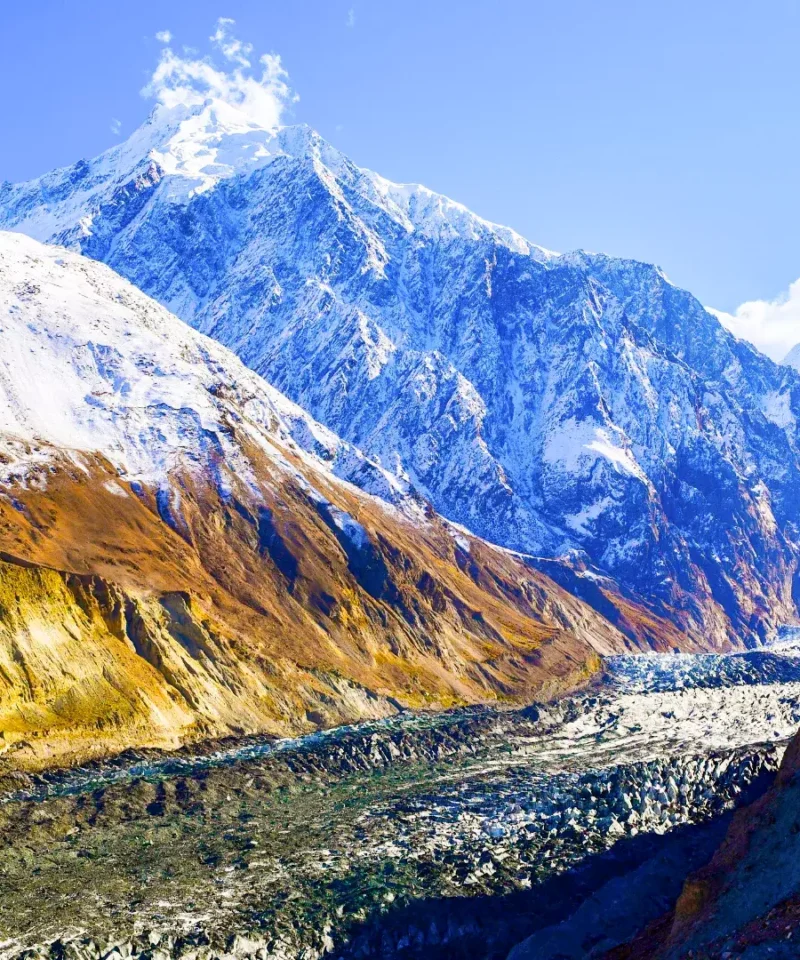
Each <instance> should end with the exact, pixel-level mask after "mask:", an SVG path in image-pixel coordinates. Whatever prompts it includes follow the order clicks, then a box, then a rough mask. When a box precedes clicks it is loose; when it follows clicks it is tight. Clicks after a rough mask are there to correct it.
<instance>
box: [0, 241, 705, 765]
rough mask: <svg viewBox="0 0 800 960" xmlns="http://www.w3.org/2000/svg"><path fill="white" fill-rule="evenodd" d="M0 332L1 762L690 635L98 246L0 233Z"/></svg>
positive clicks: (431, 692)
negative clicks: (460, 513) (526, 553)
mask: <svg viewBox="0 0 800 960" xmlns="http://www.w3.org/2000/svg"><path fill="white" fill-rule="evenodd" d="M0 346H2V350H1V351H0V594H2V595H1V596H0V726H2V729H3V739H2V741H0V768H8V767H9V766H10V767H11V768H12V769H14V768H17V767H20V766H23V767H29V768H40V767H46V766H50V765H53V764H54V763H75V762H80V761H83V760H86V759H90V758H92V757H97V756H104V755H107V754H108V753H113V752H119V751H120V750H122V749H125V748H126V747H130V746H143V745H150V746H160V747H164V748H175V747H177V746H179V745H180V744H182V743H186V742H190V741H193V740H203V739H209V738H214V737H221V736H230V735H238V736H241V735H245V734H253V733H269V734H274V735H287V734H292V733H301V732H305V731H309V730H313V729H318V728H319V727H324V726H332V725H335V724H339V723H346V722H350V721H354V720H358V719H364V718H368V717H369V718H375V717H380V716H385V715H389V714H392V713H395V712H397V711H398V710H400V709H403V708H409V707H414V708H430V709H441V708H443V707H448V706H452V705H456V704H462V703H478V702H487V701H498V700H499V701H500V702H509V703H516V702H529V701H530V700H531V699H537V698H544V699H547V698H548V697H550V696H553V695H555V694H557V693H558V692H560V691H562V690H565V689H572V688H573V687H575V686H577V685H580V684H582V683H585V682H587V681H588V680H589V678H590V677H591V676H592V675H593V674H595V673H596V672H597V671H598V670H599V668H600V655H602V654H604V653H611V652H621V651H623V650H628V649H652V648H654V647H655V648H658V649H668V648H670V647H671V646H675V645H680V644H684V645H687V646H689V647H690V646H691V644H692V642H693V641H692V640H691V639H687V638H683V637H681V635H680V633H679V632H678V631H677V630H676V629H675V627H674V626H673V625H672V624H670V623H669V622H668V621H667V620H665V619H664V618H660V617H659V616H658V614H657V612H654V611H651V610H649V609H647V608H646V607H645V606H643V605H642V604H641V603H639V602H638V601H637V600H636V598H635V597H630V596H627V595H625V594H624V593H622V592H620V591H619V590H618V589H617V588H616V587H615V585H614V584H613V583H612V582H610V581H608V582H606V581H601V582H598V581H596V580H594V579H592V578H591V577H589V576H588V574H587V580H586V585H585V589H586V590H587V591H588V592H589V593H590V594H591V600H590V601H589V602H587V601H585V600H581V599H579V598H578V597H577V596H576V595H575V594H576V592H577V591H576V590H575V586H574V582H579V581H581V579H582V578H583V572H582V571H581V570H580V569H577V570H567V569H565V570H564V571H562V573H561V575H562V576H563V577H566V578H567V581H568V582H567V583H566V584H565V585H559V584H558V583H556V582H555V580H554V579H553V578H552V577H551V576H549V575H548V573H547V572H542V571H541V570H539V569H538V568H537V565H536V563H535V561H534V560H533V558H526V557H522V556H519V555H516V554H514V553H513V552H510V551H507V550H503V549H500V548H497V547H494V546H492V545H491V544H488V543H486V542H484V541H482V540H480V539H479V538H477V537H475V536H474V535H473V534H471V533H469V532H468V531H466V530H463V529H460V528H457V527H455V526H453V525H452V524H450V523H449V522H447V521H445V520H443V519H442V518H440V517H439V516H437V515H436V514H435V512H434V511H433V510H432V508H431V506H430V504H428V503H426V502H425V501H424V499H422V498H421V497H420V496H419V495H418V494H417V493H416V492H415V491H414V490H413V488H411V487H410V486H409V485H408V484H406V483H403V482H401V481H398V480H397V478H396V477H394V476H392V475H391V474H389V473H387V472H386V471H385V470H383V469H382V468H381V467H380V466H378V465H377V464H375V463H373V462H372V461H370V460H368V459H367V458H366V457H365V456H364V455H363V454H362V453H361V452H360V451H358V450H357V449H355V448H353V447H352V446H351V445H350V444H348V443H347V442H345V441H342V440H340V439H339V438H338V437H336V436H335V435H333V434H331V432H330V431H329V430H327V429H326V428H325V427H323V426H321V425H319V424H317V423H316V422H315V421H314V420H313V419H312V418H311V417H310V416H309V415H308V414H306V413H305V412H304V411H302V410H300V409H299V408H298V407H297V406H296V405H295V404H293V403H292V402H291V401H289V400H287V399H286V398H284V397H282V396H281V395H280V394H279V393H278V392H277V391H276V390H275V389H274V388H273V387H271V386H269V385H268V384H266V383H264V382H263V381H262V380H261V379H260V378H259V377H258V376H257V374H255V373H253V372H252V371H250V370H248V369H247V368H246V367H244V366H243V365H242V364H241V362H240V361H239V360H238V359H236V358H235V357H234V356H233V355H232V354H231V353H230V352H229V351H227V350H226V349H225V348H224V347H222V346H221V345H219V344H218V343H216V342H214V341H212V340H209V339H208V338H206V337H204V336H203V335H202V334H199V333H197V332H196V331H193V330H191V329H190V328H189V327H187V326H186V325H184V324H183V323H182V322H181V321H179V320H178V319H177V318H176V317H174V316H172V315H171V314H169V313H168V311H167V310H166V309H165V308H164V307H162V306H161V305H159V304H157V303H155V302H154V301H152V300H150V299H149V298H148V297H147V296H146V295H145V294H143V293H142V292H141V291H139V290H137V289H136V288H135V287H133V286H132V285H131V284H130V283H129V282H128V281H126V280H124V279H123V278H121V277H119V276H117V275H116V274H114V273H113V271H112V270H111V269H110V268H109V267H107V266H105V265H104V264H101V263H98V262H96V261H92V260H90V259H88V258H86V257H83V256H81V255H80V254H78V253H75V252H72V251H67V250H65V249H63V248H59V247H55V246H45V245H42V244H40V243H38V242H37V241H34V240H32V239H30V238H28V237H25V236H22V235H20V234H13V233H2V232H0ZM370 490H371V491H372V492H368V491H370ZM573 581H574V582H573ZM597 607H602V608H603V612H602V614H600V613H598V612H597V610H596V608H597ZM696 642H697V641H696V639H695V641H694V643H695V644H696Z"/></svg>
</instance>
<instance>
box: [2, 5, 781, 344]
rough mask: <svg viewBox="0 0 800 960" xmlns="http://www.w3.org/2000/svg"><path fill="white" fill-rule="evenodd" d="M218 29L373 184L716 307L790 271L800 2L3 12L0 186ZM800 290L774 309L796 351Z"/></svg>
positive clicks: (134, 115)
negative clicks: (651, 273) (638, 273)
mask: <svg viewBox="0 0 800 960" xmlns="http://www.w3.org/2000/svg"><path fill="white" fill-rule="evenodd" d="M221 16H223V17H230V18H232V19H234V20H235V21H236V25H235V28H234V29H235V31H236V35H237V36H238V37H240V38H241V39H242V40H243V41H246V42H249V43H251V44H252V45H253V47H254V50H255V51H256V52H257V53H260V52H266V51H272V52H275V53H277V54H279V55H280V56H281V58H282V61H283V65H284V67H285V69H286V71H287V72H288V75H289V84H290V85H291V87H292V89H293V90H294V91H296V93H297V94H299V97H300V99H299V101H298V102H297V103H296V104H294V105H293V106H292V107H291V108H290V111H289V113H288V114H286V115H285V119H286V120H290V121H291V120H298V121H299V120H302V121H305V122H307V123H309V124H311V125H312V126H314V127H315V128H317V129H318V130H319V131H320V132H321V133H322V134H323V135H324V136H326V137H327V138H328V139H329V140H331V141H332V142H333V143H334V144H336V145H337V146H338V147H340V148H341V149H343V150H344V151H345V152H346V153H347V154H348V155H349V156H350V157H351V158H352V159H353V160H355V162H356V163H359V164H360V165H362V166H368V167H371V168H373V169H376V170H378V171H380V172H381V173H382V174H383V175H384V176H387V177H389V178H391V179H394V180H400V181H409V180H412V181H420V182H422V183H425V184H426V185H428V186H429V187H431V188H433V189H435V190H438V191H441V192H442V193H445V194H447V195H448V196H451V197H453V198H454V199H456V200H460V201H461V202H463V203H465V204H466V205H467V206H469V207H471V208H472V209H473V210H475V211H476V212H477V213H479V214H481V215H482V216H484V217H487V218H489V219H491V220H495V221H498V222H500V223H504V224H508V225H510V226H512V227H514V228H515V229H517V230H518V231H519V232H520V233H522V234H524V235H525V236H526V237H528V238H529V239H531V240H533V241H535V242H536V243H540V244H542V245H544V246H547V247H550V248H551V249H555V250H568V249H572V248H575V247H585V248H587V249H593V250H602V251H605V252H608V253H612V254H618V255H624V256H632V257H638V258H640V259H645V260H649V261H654V262H656V263H659V264H660V265H661V266H662V267H663V268H664V269H665V270H666V272H667V274H668V275H669V276H670V277H671V278H672V279H673V280H674V281H675V282H677V283H679V284H680V285H681V286H685V287H688V288H689V289H691V290H692V291H693V292H694V293H695V294H697V296H699V297H700V299H701V300H703V302H705V303H707V304H710V305H713V306H715V307H718V308H721V309H723V310H733V309H735V308H736V307H737V306H738V305H739V304H741V303H742V302H743V301H748V300H758V299H771V298H774V297H776V296H778V295H780V294H781V292H782V291H786V290H787V289H788V288H789V284H790V283H791V282H792V281H794V280H796V278H797V277H798V276H800V230H798V229H797V225H798V222H799V221H800V190H799V189H798V173H799V172H800V171H799V170H798V167H799V166H800V161H799V160H798V158H799V157H800V124H798V122H797V120H798V117H797V114H798V110H800V71H798V70H797V51H798V50H800V6H799V5H798V3H797V2H795V0H769V2H766V3H763V4H755V3H753V2H738V0H733V2H731V0H728V2H716V0H713V2H712V0H707V2H703V0H694V2H692V3H689V2H682V0H677V2H670V3H669V4H666V3H642V2H617V0H603V2H599V0H594V2H589V0H585V2H583V0H573V2H561V0H550V2H547V3H544V2H540V0H495V2H493V3H491V4H487V3H485V2H481V3H478V2H473V0H457V2H456V0H426V2H421V0H402V2H400V0H352V2H351V0H341V2H340V0H293V2H289V3H287V2H285V0H284V2H283V3H278V2H273V0H183V2H177V0H160V2H158V3H154V4H117V3H109V2H108V0H102V2H101V0H81V2H80V3H68V2H66V0H39V2H36V3H29V4H7V5H6V6H5V7H4V10H3V21H2V28H0V29H2V33H1V34H0V84H1V85H2V91H3V96H2V98H1V99H0V129H1V130H2V131H3V149H2V150H0V180H3V179H6V180H12V181H13V180H19V179H24V178H28V177H32V176H35V175H37V174H39V173H42V172H44V171H45V170H47V169H50V168H52V167H53V166H56V165H61V164H66V163H71V162H73V161H75V160H76V159H78V158H80V157H82V156H93V155H95V154H96V153H98V152H100V151H101V150H102V149H104V148H105V147H107V146H110V145H111V144H112V143H114V142H116V140H118V139H122V138H124V136H126V135H127V134H128V133H130V132H131V131H132V130H133V129H134V128H135V127H136V126H137V125H138V124H139V123H141V122H142V120H144V118H145V116H146V115H147V112H148V110H149V105H148V103H147V101H146V100H145V99H144V98H143V97H142V96H141V95H140V90H141V89H142V87H143V86H144V85H145V84H146V82H147V79H148V77H149V76H150V75H151V74H152V72H153V70H154V68H155V66H156V63H157V61H158V58H159V56H160V55H161V51H162V49H163V45H162V44H161V43H159V41H157V40H156V39H155V34H156V33H157V32H158V31H164V30H168V31H170V33H171V34H172V36H173V40H172V46H173V48H174V49H175V50H176V51H178V52H180V51H181V49H182V47H183V45H188V46H190V47H193V48H195V49H196V50H197V51H198V54H199V55H205V54H207V53H209V52H210V50H211V48H210V45H209V35H210V34H211V33H212V31H213V30H214V27H215V23H216V21H217V19H218V18H219V17H221ZM114 120H116V121H118V122H119V129H120V130H121V133H120V135H119V136H118V137H117V136H115V135H114V134H113V133H112V126H115V127H116V124H114V123H113V121H114ZM796 295H797V301H798V309H797V312H796V314H795V312H793V311H794V307H793V304H794V300H790V303H789V305H788V307H787V306H786V305H784V306H783V307H781V309H782V310H783V314H784V316H783V321H784V323H786V322H789V323H791V324H793V323H795V321H797V325H798V336H797V337H795V338H794V339H795V340H800V286H798V289H797V292H796ZM774 306H775V305H769V304H768V305H767V307H768V308H770V309H771V308H772V307H774ZM787 309H788V314H787ZM747 316H749V314H748V315H747ZM747 316H744V315H743V317H744V320H743V322H744V321H745V320H747ZM787 316H788V321H787Z"/></svg>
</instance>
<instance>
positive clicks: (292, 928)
mask: <svg viewBox="0 0 800 960" xmlns="http://www.w3.org/2000/svg"><path fill="white" fill-rule="evenodd" d="M799 635H800V634H798V633H797V632H794V633H789V632H787V633H785V634H784V642H783V643H782V644H779V645H776V646H774V647H772V648H764V649H759V650H755V651H750V652H748V653H744V654H736V655H730V656H720V655H695V656H692V655H680V654H676V655H671V654H666V655H665V654H661V655H640V656H620V657H612V658H609V660H608V661H607V668H606V671H605V674H604V676H603V679H602V681H601V682H600V683H598V684H596V685H595V686H593V687H592V688H591V689H588V690H586V691H584V692H582V693H580V694H578V695H575V696H572V697H568V698H565V699H562V700H560V701H556V702H553V703H551V704H547V705H544V706H540V707H531V708H528V709H526V710H521V711H512V710H497V709H488V708H470V709H465V710H456V711H452V712H450V713H446V714H434V715H415V714H401V715H399V716H398V717H394V718H391V719H389V720H384V721H375V722H371V723H366V724H362V725H359V726H355V727H344V728H338V729H336V730H331V731H328V732H325V733H322V734H314V735H311V736H309V737H303V738H299V739H296V740H284V741H271V742H270V741H267V740H261V741H253V740H251V741H248V742H247V743H240V744H234V745H226V746H223V747H221V748H220V749H217V750H216V751H215V752H213V753H210V754H204V755H190V754H189V753H188V752H183V753H180V754H176V755H169V756H166V755H157V754H155V753H150V754H148V753H147V752H144V753H140V754H138V755H136V756H135V757H128V758H127V759H125V758H119V760H118V761H116V762H115V763H108V764H105V765H98V766H95V767H94V768H92V769H83V770H76V771H72V772H68V773H64V774H61V775H59V774H51V775H49V776H41V777H36V778H27V779H24V778H22V777H20V778H18V779H17V780H15V781H14V780H13V779H12V778H9V779H8V781H7V782H6V783H5V784H4V786H5V789H6V796H5V801H6V802H5V803H3V804H2V805H0V819H1V820H2V821H3V826H4V829H3V831H2V832H3V847H2V849H0V878H1V879H2V884H3V889H4V891H5V892H4V897H3V899H2V903H0V931H2V935H3V940H4V941H5V942H4V943H3V944H2V947H0V954H1V955H2V956H9V957H10V956H17V955H20V954H23V953H25V955H27V956H29V957H33V956H42V957H44V956H63V955H65V954H64V951H65V949H66V950H67V954H66V955H69V956H74V957H76V958H83V957H86V958H90V957H99V956H105V955H108V954H109V951H110V950H111V947H112V946H113V945H114V944H118V945H120V944H121V946H119V948H118V950H117V952H118V954H119V956H120V957H124V956H126V955H127V954H128V953H129V952H132V953H133V954H134V955H137V956H138V955H142V956H147V957H149V958H152V960H166V958H168V957H171V956H194V957H196V958H198V960H201V958H210V957H212V956H217V955H223V954H231V953H232V954H236V955H241V956H244V955H252V956H259V957H262V958H263V957H286V958H288V957H301V956H303V957H318V956H322V955H324V954H333V955H340V956H354V957H355V956H373V955H375V954H376V951H379V952H380V953H381V954H382V955H386V956H409V957H410V956H423V955H424V956H426V957H436V956H442V957H443V956H447V955H452V951H453V950H456V951H458V955H459V956H476V957H478V956H481V957H483V956H505V954H506V953H507V952H508V950H509V949H510V948H511V947H512V946H513V945H514V943H516V942H518V941H520V940H523V939H524V938H525V937H527V936H529V935H530V934H532V933H534V932H535V931H536V930H537V929H548V930H550V929H554V928H555V926H554V925H556V924H557V923H558V921H559V920H561V919H564V918H565V917H567V916H569V915H570V914H571V913H572V912H573V911H574V910H576V909H577V908H578V907H579V904H580V903H581V902H582V901H584V900H586V898H587V896H589V895H590V894H591V895H592V897H593V902H595V901H596V902H597V903H600V904H602V903H604V902H605V901H604V899H603V898H604V897H606V898H608V897H610V896H611V894H610V893H609V891H610V890H613V889H616V888H615V887H614V884H615V883H616V884H620V883H622V884H623V885H624V884H626V883H627V887H624V889H625V890H626V899H627V900H628V904H629V906H630V905H631V904H634V905H635V906H636V909H635V910H634V909H629V910H628V911H627V914H628V915H629V916H631V915H635V916H637V917H640V918H641V919H642V920H644V919H646V918H647V915H648V910H649V911H650V912H651V913H652V911H653V910H655V911H656V912H658V908H659V904H658V903H654V902H653V901H652V897H651V895H650V892H649V890H650V888H649V887H648V881H647V878H648V876H652V875H657V876H658V877H659V886H660V887H661V888H664V889H665V890H667V891H670V890H672V889H673V888H675V886H676V884H679V882H680V879H681V878H682V875H683V873H682V872H681V871H683V872H685V871H687V870H688V869H691V868H692V867H693V866H695V865H697V864H698V863H701V862H703V859H704V858H707V856H708V854H709V853H710V850H711V848H712V846H711V845H712V843H714V842H716V841H717V840H718V839H719V833H720V831H721V830H722V829H723V828H724V824H725V815H726V811H728V810H730V809H731V808H733V807H734V806H735V805H737V804H739V803H740V802H741V801H742V799H744V798H746V797H747V796H752V795H753V793H754V792H757V791H759V790H761V789H763V787H764V785H765V784H766V782H768V780H769V777H770V775H771V773H772V772H773V771H774V769H775V767H776V764H777V763H778V761H779V759H780V756H781V753H782V744H783V742H784V741H785V740H786V739H787V738H788V737H789V736H790V735H791V734H792V733H793V732H794V731H795V729H796V727H797V725H798V723H800V648H798V646H797V645H796V643H795V639H796V637H797V636H799ZM23 838H24V840H23ZM675 862H678V863H679V864H680V865H681V867H680V870H678V873H680V876H678V873H675V869H676V868H675V866H674V864H675ZM664 864H668V865H671V866H669V869H670V870H672V871H673V873H675V875H674V876H672V875H671V876H670V878H667V879H665V878H664V876H662V874H660V873H658V871H659V870H661V871H662V873H663V871H664V870H665V869H668V868H667V867H665V866H664ZM684 868H685V869H684ZM653 871H655V874H654V873H653ZM626 877H628V878H632V879H629V880H627V881H626V879H625V878H626ZM614 878H617V879H616V880H615V879H614ZM76 888H80V889H85V890H86V891H87V895H86V896H82V897H81V898H75V897H74V896H71V895H70V894H69V891H70V890H72V891H74V890H75V889H76ZM637 891H639V895H640V900H641V902H638V901H636V897H637ZM675 893H677V889H676V890H675ZM89 894H91V895H89ZM43 903H46V904H47V907H46V909H44V908H43V906H42V904H43ZM501 905H502V909H501ZM584 910H585V907H584ZM537 941H541V943H544V942H549V940H547V938H544V940H542V939H541V938H540V937H538V935H537ZM67 945H68V946H67ZM537 949H539V948H537ZM541 949H544V947H541ZM31 950H33V952H30V951H31ZM520 950H522V948H520ZM528 950H529V948H528ZM448 951H450V953H448ZM520 955H521V956H537V957H538V956H542V957H544V956H545V954H544V953H541V954H540V953H530V950H529V952H528V953H525V952H524V951H523V952H522V953H521V954H520ZM580 955H584V954H580ZM585 955H587V956H588V955H590V954H585ZM111 956H112V957H113V952H112V953H111Z"/></svg>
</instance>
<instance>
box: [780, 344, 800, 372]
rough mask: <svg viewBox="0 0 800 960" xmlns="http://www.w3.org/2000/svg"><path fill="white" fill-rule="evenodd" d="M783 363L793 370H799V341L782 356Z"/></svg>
mask: <svg viewBox="0 0 800 960" xmlns="http://www.w3.org/2000/svg"><path fill="white" fill-rule="evenodd" d="M783 363H785V364H786V365H787V366H790V367H792V368H793V369H794V370H797V371H800V343H798V344H797V345H796V346H794V347H792V349H791V350H790V351H789V352H788V353H787V354H786V356H785V357H784V358H783Z"/></svg>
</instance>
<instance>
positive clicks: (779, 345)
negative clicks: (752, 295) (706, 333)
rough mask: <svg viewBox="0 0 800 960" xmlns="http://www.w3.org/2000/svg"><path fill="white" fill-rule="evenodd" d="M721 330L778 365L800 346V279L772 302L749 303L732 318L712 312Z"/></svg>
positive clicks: (729, 314)
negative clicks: (750, 345) (721, 327)
mask: <svg viewBox="0 0 800 960" xmlns="http://www.w3.org/2000/svg"><path fill="white" fill-rule="evenodd" d="M711 313H713V314H714V315H715V316H716V317H718V318H719V320H720V322H721V323H722V324H723V326H726V327H727V328H728V329H729V330H730V331H731V333H733V334H735V335H736V336H737V337H741V338H742V339H743V340H749V341H750V343H752V344H753V345H754V346H756V347H758V349H759V350H760V351H761V352H762V353H766V355H767V356H768V357H772V359H773V360H777V361H778V362H780V361H781V360H783V358H784V357H785V356H786V354H787V353H788V352H789V351H790V350H791V349H792V347H794V346H795V345H796V344H798V343H800V279H798V280H795V282H794V283H793V284H791V286H790V287H789V289H788V290H787V291H786V292H785V293H783V294H781V296H779V297H777V298H776V299H775V300H749V301H748V302H747V303H743V304H742V305H741V306H740V307H738V308H737V310H736V313H735V314H731V313H723V312H722V311H719V310H712V311H711Z"/></svg>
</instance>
